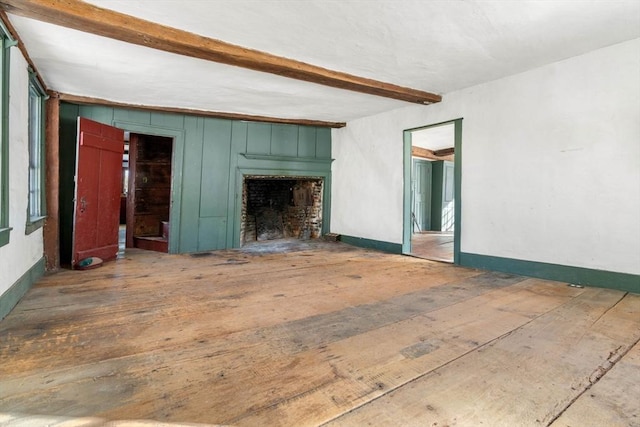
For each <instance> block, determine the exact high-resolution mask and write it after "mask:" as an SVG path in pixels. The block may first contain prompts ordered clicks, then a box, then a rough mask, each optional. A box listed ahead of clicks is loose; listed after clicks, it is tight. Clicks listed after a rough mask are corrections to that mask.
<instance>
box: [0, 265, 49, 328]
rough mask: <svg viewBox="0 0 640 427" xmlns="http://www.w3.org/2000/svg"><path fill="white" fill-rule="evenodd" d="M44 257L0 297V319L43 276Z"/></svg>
mask: <svg viewBox="0 0 640 427" xmlns="http://www.w3.org/2000/svg"><path fill="white" fill-rule="evenodd" d="M44 266H45V262H44V257H42V258H40V259H39V260H38V261H37V262H36V263H35V264H34V265H33V266H32V267H31V268H30V269H29V270H27V271H26V272H25V273H24V274H23V275H22V277H20V278H19V279H18V280H17V281H16V282H15V283H14V284H13V285H11V287H10V288H9V289H7V290H6V291H5V293H3V294H2V295H0V319H4V318H5V317H6V315H7V314H9V312H10V311H11V310H13V307H15V306H16V304H18V301H20V299H21V298H22V297H23V296H24V295H25V294H26V293H27V291H28V290H29V289H31V287H32V286H33V284H34V283H36V282H37V281H38V279H40V278H41V277H42V276H43V275H44Z"/></svg>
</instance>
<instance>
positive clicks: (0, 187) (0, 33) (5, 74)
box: [0, 21, 15, 246]
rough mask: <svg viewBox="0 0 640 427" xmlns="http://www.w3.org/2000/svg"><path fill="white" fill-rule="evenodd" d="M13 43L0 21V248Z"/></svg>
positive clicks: (5, 230) (5, 213) (5, 216)
mask: <svg viewBox="0 0 640 427" xmlns="http://www.w3.org/2000/svg"><path fill="white" fill-rule="evenodd" d="M14 44H15V41H14V40H13V39H11V38H10V36H9V32H8V31H7V30H6V28H4V25H2V22H1V21H0V246H4V245H6V244H7V243H9V233H10V231H11V228H10V227H9V51H10V49H11V46H13V45H14Z"/></svg>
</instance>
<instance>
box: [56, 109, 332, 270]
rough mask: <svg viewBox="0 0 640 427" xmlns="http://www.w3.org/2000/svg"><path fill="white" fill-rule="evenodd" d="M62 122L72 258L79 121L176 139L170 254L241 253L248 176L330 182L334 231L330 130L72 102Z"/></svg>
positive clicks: (65, 215) (65, 221)
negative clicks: (244, 182)
mask: <svg viewBox="0 0 640 427" xmlns="http://www.w3.org/2000/svg"><path fill="white" fill-rule="evenodd" d="M60 116H61V117H60V119H61V135H60V139H61V140H60V146H61V161H60V169H61V172H60V175H61V177H60V178H61V179H60V185H61V189H60V193H61V224H62V225H61V250H62V248H63V247H64V250H65V251H70V238H71V229H72V213H73V174H74V173H75V171H74V170H75V138H76V134H75V127H74V126H75V119H76V117H77V116H82V117H86V118H88V119H91V120H95V121H97V122H101V123H105V124H108V125H112V126H116V127H118V128H121V129H124V130H126V131H130V132H134V133H140V134H150V135H162V136H169V137H172V138H173V140H174V146H173V150H174V152H173V159H172V164H173V178H172V184H171V192H172V200H173V203H172V206H171V213H170V233H169V235H170V236H171V238H170V241H169V252H171V253H185V252H200V251H208V250H215V249H225V248H234V247H238V246H239V244H240V237H239V235H240V233H239V229H240V221H239V217H240V212H239V210H238V206H239V205H238V200H239V199H242V177H243V175H249V174H251V175H253V174H260V175H265V176H267V175H272V176H304V177H322V178H324V180H325V185H324V188H325V190H324V194H323V227H322V229H323V232H325V233H326V232H328V231H329V224H330V216H329V214H330V207H331V193H330V189H331V161H332V159H331V129H329V128H322V127H312V126H299V125H285V124H272V123H258V122H247V121H241V120H227V119H217V118H210V117H201V116H195V115H183V114H173V113H159V112H151V111H144V110H128V109H122V108H112V107H103V106H87V105H75V104H69V103H62V105H61V113H60ZM63 149H64V150H63ZM62 157H65V159H64V161H63V159H62ZM63 168H64V171H62V169H63ZM63 205H64V206H63ZM63 235H64V236H63ZM65 239H66V240H65ZM63 241H65V243H63ZM61 258H62V254H61Z"/></svg>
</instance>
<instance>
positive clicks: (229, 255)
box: [0, 243, 640, 426]
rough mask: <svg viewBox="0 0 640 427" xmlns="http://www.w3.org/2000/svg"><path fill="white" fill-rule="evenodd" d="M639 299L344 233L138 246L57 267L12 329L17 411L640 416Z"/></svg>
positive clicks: (425, 421) (275, 419) (0, 407)
mask: <svg viewBox="0 0 640 427" xmlns="http://www.w3.org/2000/svg"><path fill="white" fill-rule="evenodd" d="M639 309H640V296H639V295H633V294H627V293H624V292H620V291H613V290H602V289H596V288H585V289H581V288H575V287H569V286H566V284H564V283H558V282H549V281H544V280H538V279H528V278H525V277H519V276H512V275H508V274H502V273H494V272H484V271H480V270H473V269H464V268H460V267H455V266H450V265H446V264H442V263H437V262H429V261H424V260H419V259H415V258H411V257H402V256H396V255H386V254H383V253H380V252H375V251H365V250H359V249H355V248H352V247H349V246H346V245H344V244H340V243H324V244H318V245H316V246H309V245H308V244H307V245H306V246H304V245H301V246H299V247H296V248H294V250H293V251H290V252H288V253H280V254H277V253H273V252H272V251H270V250H269V249H268V247H264V249H256V250H254V251H253V252H250V251H244V252H241V251H220V252H205V253H201V254H198V256H189V255H167V254H158V253H149V252H143V251H135V250H134V251H130V252H128V253H127V257H126V259H123V260H119V261H116V262H115V263H110V264H105V265H103V266H102V267H101V268H99V269H95V270H88V271H84V272H77V271H63V272H60V273H57V274H55V275H50V276H47V277H45V278H43V279H42V280H41V281H40V282H39V283H38V284H37V285H36V286H35V287H34V288H33V289H32V290H31V291H29V293H28V294H27V295H26V296H25V298H24V299H23V300H22V301H21V302H20V303H19V304H18V305H17V306H16V308H15V309H14V311H13V312H12V313H10V314H9V316H7V317H6V318H5V319H4V320H3V321H2V322H1V323H0V414H10V415H9V416H11V417H15V418H17V419H18V420H20V419H23V420H28V419H29V418H28V417H29V416H31V417H34V416H36V415H39V416H41V417H47V418H45V420H48V421H50V422H51V421H53V420H54V419H55V418H56V417H62V416H66V417H96V418H98V419H102V420H119V421H121V420H126V419H146V420H153V421H154V422H174V423H185V424H186V423H211V424H231V425H238V426H244V425H247V426H255V425H269V426H278V425H281V426H315V425H321V424H323V423H326V422H329V423H330V425H345V426H346V425H348V426H351V425H354V426H355V425H367V424H372V425H380V426H385V425H389V426H398V425H453V424H456V425H538V424H542V425H548V424H549V423H550V422H552V421H553V420H554V419H555V417H556V416H558V415H560V414H563V413H564V414H566V417H568V418H567V419H566V420H567V422H569V421H570V423H571V425H585V426H586V425H633V424H634V418H633V417H634V415H635V414H637V403H636V395H637V393H635V392H634V391H635V390H636V389H637V383H638V381H637V369H636V367H637V349H636V350H633V347H634V345H636V346H637V342H638V340H639V339H640V312H639ZM627 386H628V387H629V388H626V387H627ZM608 390H611V391H612V392H611V393H609V392H608ZM583 401H584V403H583ZM585 403H586V404H587V405H588V406H589V407H590V408H592V409H585V410H583V409H581V408H584V406H583V405H584V404H585ZM574 406H575V408H576V409H575V410H573V407H574ZM600 408H601V409H602V411H600ZM594 410H597V412H598V413H597V414H595V415H594ZM32 419H33V418H32ZM560 420H563V419H562V418H561V419H560ZM560 420H558V421H560ZM609 420H613V422H612V423H611V424H609ZM600 421H602V422H600ZM482 423H483V424H482ZM616 423H617V424H616ZM42 424H43V425H44V424H47V422H42ZM559 425H564V424H559Z"/></svg>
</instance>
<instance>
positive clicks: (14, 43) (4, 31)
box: [0, 19, 18, 47]
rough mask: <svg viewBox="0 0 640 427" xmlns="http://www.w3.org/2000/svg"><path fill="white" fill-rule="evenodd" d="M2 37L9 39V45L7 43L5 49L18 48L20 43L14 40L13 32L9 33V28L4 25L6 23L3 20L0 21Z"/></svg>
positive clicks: (0, 35) (0, 34)
mask: <svg viewBox="0 0 640 427" xmlns="http://www.w3.org/2000/svg"><path fill="white" fill-rule="evenodd" d="M0 37H2V38H4V39H7V43H6V45H5V47H11V46H17V45H18V41H17V40H16V39H14V38H13V36H12V35H11V31H9V29H8V28H7V26H6V25H4V22H3V21H2V19H0Z"/></svg>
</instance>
